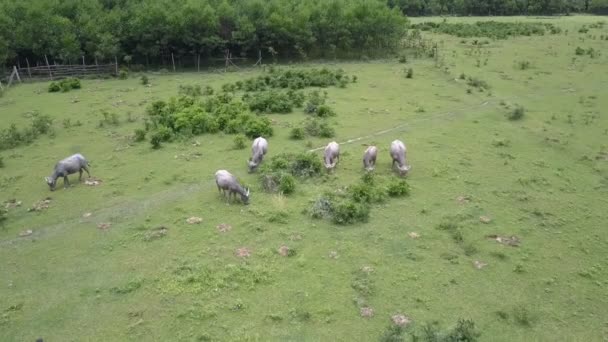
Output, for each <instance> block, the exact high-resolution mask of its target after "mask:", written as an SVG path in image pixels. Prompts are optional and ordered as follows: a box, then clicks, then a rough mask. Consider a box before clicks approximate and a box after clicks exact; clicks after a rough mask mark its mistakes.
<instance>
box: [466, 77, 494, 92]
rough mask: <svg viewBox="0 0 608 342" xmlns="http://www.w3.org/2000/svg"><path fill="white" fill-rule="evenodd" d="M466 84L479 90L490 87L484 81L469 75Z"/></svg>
mask: <svg viewBox="0 0 608 342" xmlns="http://www.w3.org/2000/svg"><path fill="white" fill-rule="evenodd" d="M467 84H468V85H469V86H471V87H474V88H478V89H480V90H482V89H490V86H489V85H488V83H487V82H486V81H484V80H481V79H478V78H475V77H471V76H469V78H468V79H467Z"/></svg>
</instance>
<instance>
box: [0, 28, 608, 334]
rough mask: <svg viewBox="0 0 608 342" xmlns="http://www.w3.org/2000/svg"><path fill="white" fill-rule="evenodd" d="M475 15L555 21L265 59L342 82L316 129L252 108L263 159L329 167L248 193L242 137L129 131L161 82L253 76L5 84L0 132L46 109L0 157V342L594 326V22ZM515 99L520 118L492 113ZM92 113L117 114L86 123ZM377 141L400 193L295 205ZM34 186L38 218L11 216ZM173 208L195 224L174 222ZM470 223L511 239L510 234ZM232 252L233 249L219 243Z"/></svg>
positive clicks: (598, 324) (605, 327)
mask: <svg viewBox="0 0 608 342" xmlns="http://www.w3.org/2000/svg"><path fill="white" fill-rule="evenodd" d="M441 20H442V19H441V18H415V19H413V20H412V21H413V22H414V23H417V22H423V21H441ZM447 20H448V22H464V23H472V22H474V21H478V20H488V19H487V18H449V19H447ZM492 20H498V21H511V22H512V21H523V22H532V21H533V22H547V23H552V24H554V25H556V26H558V27H560V28H561V29H562V32H561V33H559V34H554V35H549V34H545V35H543V36H529V37H528V36H521V37H511V38H509V39H505V40H492V39H489V38H485V37H479V38H473V37H472V38H460V37H455V36H449V35H444V34H435V33H430V32H423V33H422V35H423V37H425V38H427V39H431V40H433V41H434V42H437V44H438V46H439V56H438V58H437V59H432V58H413V57H412V56H411V55H408V54H407V53H406V56H408V58H407V62H406V63H400V62H399V61H398V59H397V58H392V59H386V60H373V61H352V62H325V63H319V62H311V63H305V64H293V65H284V66H281V68H303V69H308V68H320V67H327V68H329V69H337V68H342V69H343V70H344V71H345V73H346V74H347V75H356V76H357V82H356V83H349V84H348V85H347V87H346V88H338V87H328V88H326V89H324V90H326V91H327V93H328V100H327V101H328V104H329V105H330V106H331V107H332V108H333V109H334V110H335V111H336V113H337V116H335V117H332V118H329V119H328V120H329V121H330V122H332V124H333V125H334V127H335V129H336V136H335V138H332V139H328V138H318V137H314V138H306V139H305V140H291V139H289V133H290V127H293V126H294V125H298V124H299V123H300V122H302V121H303V120H304V119H305V118H306V114H305V113H304V112H303V110H302V109H301V108H299V109H297V110H295V111H294V112H293V113H290V114H264V115H267V116H268V117H269V118H270V119H271V120H272V122H273V128H274V132H275V134H274V136H272V137H271V138H268V140H269V144H270V146H269V152H268V154H267V156H266V158H267V159H266V161H268V160H269V159H270V158H271V157H272V156H273V155H276V154H278V153H281V152H305V151H308V150H311V149H316V148H318V147H323V146H325V145H326V144H327V143H328V142H329V141H331V140H334V139H335V140H336V141H338V142H340V143H341V152H342V155H341V161H340V163H339V164H338V166H337V169H336V170H335V172H333V173H331V174H328V175H324V176H322V177H320V178H316V179H309V180H299V181H298V182H297V185H296V190H295V192H294V193H293V194H290V195H278V194H269V193H266V192H264V191H263V189H262V187H261V185H260V182H259V180H258V177H259V176H258V175H256V174H248V173H247V166H246V160H247V158H248V157H249V153H250V147H249V146H250V142H249V141H248V142H247V147H246V148H245V149H235V148H234V147H233V136H232V135H225V134H223V133H219V134H205V135H199V136H195V137H194V138H191V139H183V140H181V141H176V142H171V143H166V144H163V146H162V148H160V149H157V150H156V149H152V148H151V145H150V143H149V142H147V141H146V142H134V141H133V137H132V136H133V132H134V130H135V129H137V128H142V126H143V119H144V117H145V116H146V108H147V107H148V106H149V105H150V104H151V103H152V102H153V101H155V100H168V99H169V98H170V97H172V96H177V92H178V87H179V86H180V85H201V86H203V87H204V86H207V85H208V86H211V87H213V88H214V89H215V91H216V92H218V91H220V89H221V86H222V85H223V84H225V83H228V82H236V81H238V80H243V79H245V78H249V77H253V76H257V75H259V74H261V73H262V71H261V70H247V71H237V72H230V73H225V74H220V73H176V74H172V73H170V74H162V73H152V72H151V73H148V74H146V75H147V77H148V78H149V82H150V86H144V85H142V84H141V82H140V79H139V76H140V75H136V74H132V75H130V76H131V77H130V78H128V79H126V80H119V79H111V80H82V81H81V82H82V89H78V90H72V91H69V92H66V93H49V92H47V88H48V82H40V83H29V84H23V85H18V86H16V87H13V88H11V89H9V90H8V91H7V92H6V93H5V94H4V95H3V96H2V97H0V118H1V120H0V129H6V128H8V127H9V126H10V125H11V124H12V123H14V124H16V125H17V126H18V127H26V126H27V125H28V124H29V121H30V119H29V117H30V116H31V113H35V112H38V113H40V114H45V115H49V116H51V117H52V118H53V120H54V121H53V134H51V135H50V136H49V135H42V136H41V137H40V138H38V139H37V140H35V141H34V142H33V143H31V144H29V145H25V146H20V147H17V148H13V149H8V150H4V151H0V157H1V158H2V160H3V163H4V166H3V167H2V168H0V201H2V202H3V201H5V200H6V201H8V200H11V199H15V200H17V201H21V202H22V205H21V206H18V207H14V208H13V207H11V208H9V209H8V214H7V218H6V220H5V221H4V222H2V223H0V260H1V266H0V279H1V281H0V340H2V341H32V340H35V339H36V338H38V337H42V338H44V340H45V341H47V340H48V341H89V340H91V341H123V340H137V341H155V340H158V341H167V340H180V341H181V340H184V341H191V340H192V341H205V340H213V341H215V340H230V341H235V340H243V341H268V340H274V341H373V340H378V339H380V338H382V337H387V336H388V335H389V333H390V332H391V326H392V325H393V322H392V320H391V317H392V316H393V315H397V314H403V315H406V316H407V317H409V318H410V319H411V320H412V323H411V324H410V325H409V326H408V327H406V328H405V330H404V331H402V332H401V331H400V332H398V333H396V334H397V335H398V336H397V337H401V338H405V339H406V340H409V339H411V338H412V336H411V335H412V334H419V333H420V332H421V331H423V328H424V327H425V326H426V327H434V329H437V330H438V331H442V332H447V331H449V330H450V329H453V328H454V327H455V326H456V324H457V322H458V320H459V319H468V320H471V321H473V322H474V324H475V330H476V331H477V332H479V333H480V335H479V337H478V340H481V341H602V340H606V339H608V296H606V294H607V293H608V258H606V250H607V248H608V231H607V230H606V229H605V228H606V225H607V223H608V216H607V214H606V209H605V208H606V207H608V196H607V195H608V143H607V141H608V116H607V113H606V109H605V108H608V97H606V96H605V90H606V89H608V24H607V25H605V26H603V27H597V28H591V29H589V30H588V32H586V33H580V32H579V29H580V28H581V27H582V26H583V25H586V26H589V25H591V24H593V23H596V22H598V21H602V20H605V19H604V18H601V17H591V16H573V17H562V18H557V19H544V18H525V17H510V18H492ZM600 37H606V38H605V39H602V38H600ZM475 41H477V42H475ZM484 41H487V43H485V42H484ZM482 42H483V43H482ZM577 47H581V48H582V49H585V50H588V49H589V48H593V49H594V51H595V52H594V55H593V56H591V55H588V54H582V55H577V54H576V52H575V51H576V48H577ZM409 68H411V69H412V70H413V76H412V78H406V74H407V72H406V70H407V69H409ZM461 75H462V77H461ZM470 78H472V79H475V80H481V81H483V82H485V83H486V84H487V86H486V87H485V89H483V91H480V89H479V88H478V87H475V86H472V85H470V83H471V82H470V81H469V79H470ZM309 90H310V89H306V92H307V91H309ZM602 94H604V95H602ZM518 106H521V107H523V108H524V115H523V117H522V118H521V119H519V120H509V119H508V117H507V116H508V115H509V114H510V113H512V112H513V110H514V109H515V108H517V107H518ZM103 111H106V112H107V113H111V114H112V113H114V114H116V115H117V117H118V121H119V122H118V124H112V123H109V122H106V123H104V124H100V121H101V120H103V115H102V112H103ZM67 120H69V123H68V121H67ZM77 121H79V122H80V123H81V124H82V125H81V126H75V125H74V124H75V123H76V122H77ZM394 139H401V140H402V141H404V142H405V143H406V145H407V147H408V160H409V163H410V164H411V165H412V171H411V172H410V174H409V175H408V177H407V182H408V184H409V186H410V188H411V190H410V194H409V195H408V196H406V197H403V198H388V199H386V201H384V202H382V203H380V204H374V205H372V210H371V213H370V218H369V220H368V222H366V223H356V224H353V225H336V224H334V223H332V222H331V221H328V220H323V219H314V218H311V217H310V216H308V215H306V214H305V213H303V212H304V211H305V210H306V209H307V208H308V207H309V206H310V203H311V200H314V199H316V198H317V197H318V196H319V195H320V194H321V193H323V192H324V191H333V190H336V189H342V188H345V187H348V186H350V185H353V184H355V183H356V182H359V180H360V178H361V176H362V175H363V174H364V171H363V169H362V162H361V159H362V154H363V151H364V150H365V145H367V144H376V145H377V146H378V147H379V156H378V162H377V166H376V170H375V175H376V178H377V179H378V180H379V181H382V182H388V181H389V180H391V179H392V178H394V177H395V175H394V173H393V172H392V171H391V165H390V157H389V152H388V146H389V144H390V142H391V141H393V140H394ZM76 152H80V153H82V154H84V155H85V156H86V157H87V158H88V159H89V160H90V162H91V174H92V176H93V177H95V178H97V179H99V180H100V181H101V183H100V184H99V185H97V186H87V185H85V184H84V183H80V184H79V183H78V181H77V175H72V176H71V177H70V180H71V182H72V184H73V185H74V186H72V187H71V188H69V189H63V185H62V180H58V189H57V190H56V191H55V192H50V191H49V189H48V186H47V185H46V184H45V182H44V179H43V178H44V177H45V176H49V175H50V174H51V173H52V169H53V166H54V165H55V163H56V162H57V161H58V160H60V159H62V158H64V157H67V156H69V155H71V154H72V153H76ZM316 153H317V155H318V157H319V159H320V158H321V156H322V151H317V152H316ZM218 169H226V170H229V171H231V172H232V173H233V174H235V175H236V176H238V177H239V178H240V179H241V180H242V181H243V182H244V183H245V184H248V185H250V186H251V193H252V195H251V203H250V204H249V205H248V206H244V205H241V204H240V203H230V204H228V203H226V202H225V201H224V200H223V199H222V198H221V197H220V196H219V195H218V191H217V188H216V186H215V181H214V173H215V171H216V170H218ZM46 197H50V198H51V202H50V204H49V208H48V209H45V210H41V211H34V212H28V210H27V209H28V208H31V207H32V205H33V204H34V203H35V202H37V201H40V200H43V199H45V198H46ZM602 208H604V209H602ZM192 216H196V217H201V218H202V222H201V223H199V224H189V223H187V222H186V220H187V219H188V218H189V217H192ZM480 218H481V219H480ZM482 221H486V222H482ZM487 221H489V222H487ZM103 224H109V227H108V225H103ZM221 224H225V225H229V226H230V227H231V229H230V230H229V231H225V232H222V231H220V229H218V226H219V225H221ZM100 225H102V227H104V228H105V229H100V228H99V226H100ZM28 230H31V234H29V233H28V232H27V231H28ZM21 235H25V236H21ZM488 236H498V237H509V238H510V237H512V236H514V237H516V238H517V239H518V240H519V246H510V245H508V244H507V243H498V242H497V241H496V239H495V238H489V237H488ZM503 242H504V241H503ZM281 246H288V247H289V249H290V250H291V253H289V256H286V257H285V256H282V255H281V254H280V253H278V252H277V250H278V249H279V248H280V247H281ZM243 247H245V248H247V249H249V250H250V253H251V255H250V256H249V257H246V258H240V257H238V256H236V251H237V249H239V248H243ZM362 308H371V309H372V310H373V317H362ZM429 329H430V328H429ZM423 340H424V339H423Z"/></svg>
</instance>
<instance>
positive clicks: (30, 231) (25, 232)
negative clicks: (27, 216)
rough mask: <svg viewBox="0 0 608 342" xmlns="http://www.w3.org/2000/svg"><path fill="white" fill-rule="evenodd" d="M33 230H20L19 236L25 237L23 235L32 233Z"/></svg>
mask: <svg viewBox="0 0 608 342" xmlns="http://www.w3.org/2000/svg"><path fill="white" fill-rule="evenodd" d="M32 233H33V231H32V230H31V229H27V230H24V231H22V232H21V233H19V236H20V237H25V236H30V235H32Z"/></svg>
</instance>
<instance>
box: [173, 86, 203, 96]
mask: <svg viewBox="0 0 608 342" xmlns="http://www.w3.org/2000/svg"><path fill="white" fill-rule="evenodd" d="M177 93H178V94H180V95H186V96H192V97H198V96H201V95H202V91H201V86H200V85H198V84H197V85H181V84H180V85H179V89H178V91H177Z"/></svg>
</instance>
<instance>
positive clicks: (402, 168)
mask: <svg viewBox="0 0 608 342" xmlns="http://www.w3.org/2000/svg"><path fill="white" fill-rule="evenodd" d="M390 152H391V158H393V164H392V167H393V168H394V167H395V162H396V163H397V170H398V172H399V175H400V176H405V175H407V173H408V172H409V171H410V169H411V168H412V167H411V166H410V165H406V164H405V163H406V153H407V149H406V148H405V145H404V144H403V142H401V141H400V140H395V141H393V142H392V143H391V150H390Z"/></svg>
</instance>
